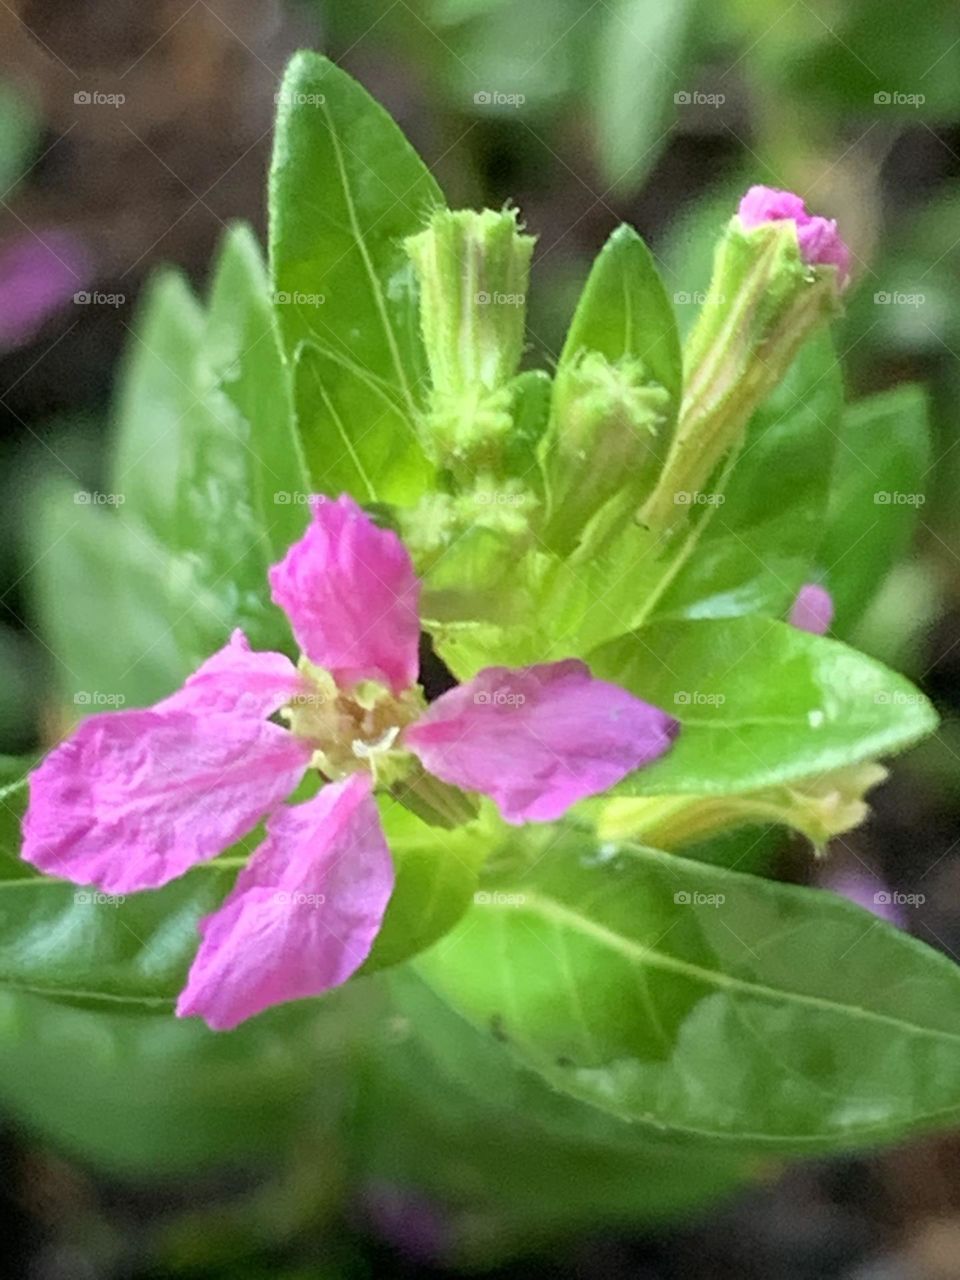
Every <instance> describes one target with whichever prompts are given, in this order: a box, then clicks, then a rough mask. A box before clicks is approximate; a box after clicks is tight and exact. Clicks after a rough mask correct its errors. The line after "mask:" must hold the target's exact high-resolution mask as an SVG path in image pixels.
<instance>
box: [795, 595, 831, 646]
mask: <svg viewBox="0 0 960 1280" xmlns="http://www.w3.org/2000/svg"><path fill="white" fill-rule="evenodd" d="M787 621H788V622H789V623H790V625H791V626H793V627H797V628H798V629H799V630H800V631H809V632H810V633H811V635H815V636H822V635H826V633H827V632H828V631H829V630H830V623H831V622H832V621H833V597H832V596H831V595H830V592H829V591H828V590H827V588H826V587H821V586H820V584H819V583H817V582H808V583H806V585H805V586H802V587H801V588H800V590H799V591H798V592H797V598H796V600H794V602H793V607H792V608H791V610H790V617H789V618H788V619H787Z"/></svg>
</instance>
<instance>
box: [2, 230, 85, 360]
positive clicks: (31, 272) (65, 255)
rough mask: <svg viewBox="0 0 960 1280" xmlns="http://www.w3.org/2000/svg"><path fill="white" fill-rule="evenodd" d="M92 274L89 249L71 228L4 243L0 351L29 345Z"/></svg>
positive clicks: (26, 236) (26, 235)
mask: <svg viewBox="0 0 960 1280" xmlns="http://www.w3.org/2000/svg"><path fill="white" fill-rule="evenodd" d="M90 272H91V263H90V255H89V252H88V250H87V248H86V247H85V245H84V244H83V242H82V241H81V240H80V239H78V238H77V237H76V236H74V235H72V234H71V233H70V232H67V231H57V230H49V231H44V232H43V233H42V236H34V235H28V234H24V235H22V236H18V237H17V238H16V239H14V240H10V241H8V242H7V243H6V244H4V245H3V246H0V351H13V350H16V348H17V347H22V346H26V344H27V343H28V342H30V341H31V340H32V339H33V338H34V337H35V335H36V334H37V333H38V332H39V330H40V329H41V328H42V327H43V325H44V324H45V323H46V321H47V320H48V319H49V318H50V317H51V316H52V315H54V314H55V313H56V312H57V311H59V310H60V309H61V308H62V307H64V306H66V304H67V303H68V302H69V301H70V300H71V299H72V298H73V296H74V294H75V293H77V292H78V291H79V290H82V289H83V287H84V285H86V284H87V283H88V281H89V278H90Z"/></svg>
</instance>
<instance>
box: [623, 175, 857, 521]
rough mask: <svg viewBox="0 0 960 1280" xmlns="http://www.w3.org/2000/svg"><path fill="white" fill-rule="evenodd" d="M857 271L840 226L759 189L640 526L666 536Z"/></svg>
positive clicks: (739, 224)
mask: <svg viewBox="0 0 960 1280" xmlns="http://www.w3.org/2000/svg"><path fill="white" fill-rule="evenodd" d="M848 272H849V251H848V250H847V247H846V245H845V244H844V243H843V241H842V240H841V239H840V237H839V235H838V233H837V229H836V224H835V223H833V222H831V221H829V220H828V219H826V218H818V217H815V216H813V215H811V214H808V213H807V212H806V209H805V207H804V204H803V201H802V200H801V199H800V197H799V196H794V195H792V194H791V193H789V192H777V191H772V190H770V189H769V188H756V187H754V188H752V189H751V191H750V192H748V193H747V195H746V196H745V197H744V199H743V201H742V202H741V206H740V212H739V214H738V215H737V216H735V217H734V218H732V219H731V222H730V225H729V226H728V228H727V230H726V232H725V233H724V235H723V237H722V239H721V240H720V243H719V244H718V246H717V251H716V257H715V260H714V272H713V279H712V281H711V284H710V290H709V293H708V295H707V298H706V300H705V302H704V305H703V308H702V310H701V312H700V316H699V319H698V321H697V324H696V326H695V327H694V329H693V332H692V333H691V335H690V337H689V339H688V341H687V344H686V347H685V350H684V368H685V371H686V380H685V385H684V398H683V404H682V406H681V410H680V420H679V423H678V426H677V431H676V434H675V436H674V438H673V441H672V444H671V447H670V453H669V455H668V457H667V460H666V462H665V464H664V467H663V471H662V472H661V474H660V478H659V480H658V482H657V486H656V488H655V489H654V491H653V493H652V494H651V495H650V497H649V498H648V499H647V501H646V502H645V503H644V505H643V507H642V509H641V510H640V512H639V519H640V522H641V523H642V524H644V525H646V526H647V527H648V528H651V529H654V530H657V531H668V530H669V529H670V528H671V526H672V525H673V524H675V523H676V521H677V518H678V515H682V514H683V512H684V510H685V509H684V507H683V506H681V505H678V504H677V501H676V495H677V493H680V492H699V491H701V490H703V489H705V488H707V487H708V483H709V480H710V476H711V475H712V473H713V472H714V471H715V469H716V468H717V466H718V465H719V464H720V463H721V462H722V461H723V459H724V458H725V457H726V455H727V454H728V453H729V452H730V450H731V449H733V448H735V447H736V446H737V445H738V444H739V443H740V441H741V440H742V439H743V436H744V434H745V432H746V429H747V424H748V423H749V421H750V417H751V415H752V414H753V412H754V411H755V410H756V409H757V408H758V407H759V406H760V405H761V404H762V403H763V401H764V400H765V399H766V398H767V396H768V395H769V394H770V392H771V391H772V390H773V389H774V387H776V385H777V384H778V383H779V382H780V380H781V379H782V378H783V376H784V374H785V373H786V372H787V370H788V369H789V368H790V365H791V364H792V362H793V360H794V357H795V356H796V354H797V352H798V351H799V349H800V347H801V346H802V344H803V343H804V342H805V341H806V340H807V338H809V337H810V335H811V334H812V333H813V332H814V330H815V329H816V328H817V327H818V326H819V325H821V324H822V323H824V322H825V321H826V320H828V319H829V318H830V317H831V316H833V315H834V314H835V313H836V312H837V310H838V306H839V298H840V294H841V292H842V289H843V287H844V285H845V283H846V280H847V275H848Z"/></svg>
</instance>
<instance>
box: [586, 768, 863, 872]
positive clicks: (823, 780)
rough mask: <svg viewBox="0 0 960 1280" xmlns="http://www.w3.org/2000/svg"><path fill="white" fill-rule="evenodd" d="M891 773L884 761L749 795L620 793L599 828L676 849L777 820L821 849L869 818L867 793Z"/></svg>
mask: <svg viewBox="0 0 960 1280" xmlns="http://www.w3.org/2000/svg"><path fill="white" fill-rule="evenodd" d="M886 776H887V771H886V769H884V767H883V766H882V765H880V764H877V763H876V762H875V761H867V762H866V763H864V764H858V765H850V766H848V767H846V768H842V769H833V770H830V771H829V772H827V773H823V774H820V775H818V776H817V777H815V778H810V779H806V780H804V781H801V782H798V783H796V784H795V785H793V786H783V787H768V788H765V789H764V790H761V791H752V792H748V793H746V794H744V795H732V796H656V797H651V798H649V799H632V798H628V797H617V798H615V799H613V800H610V801H608V802H607V803H606V804H605V805H604V806H603V808H602V810H601V811H600V816H599V818H598V821H597V832H598V834H599V836H600V838H601V839H603V840H624V839H635V840H643V841H644V843H646V844H650V845H653V846H655V847H656V848H658V849H667V850H673V849H679V848H682V847H683V846H684V845H689V844H694V843H697V842H699V841H702V840H709V839H710V838H711V837H713V836H716V835H720V834H722V833H723V832H725V831H730V830H732V829H734V828H735V827H741V826H747V825H753V824H763V825H766V824H768V823H776V824H777V825H779V826H784V827H791V828H793V830H794V831H799V832H800V833H801V834H802V835H805V836H806V837H807V839H808V840H809V841H810V842H811V844H812V845H813V846H814V849H815V850H816V852H817V853H821V852H822V851H823V849H824V847H825V846H826V844H827V843H828V841H830V840H832V839H833V837H834V836H838V835H842V834H843V833H844V832H845V831H852V830H853V828H854V827H858V826H859V825H860V823H861V822H863V821H864V819H865V818H866V817H867V815H868V813H869V812H870V809H869V805H868V804H867V802H866V799H865V796H866V793H867V792H868V791H869V790H870V789H871V788H872V787H875V786H877V785H878V784H879V783H881V782H883V780H884V779H885V778H886Z"/></svg>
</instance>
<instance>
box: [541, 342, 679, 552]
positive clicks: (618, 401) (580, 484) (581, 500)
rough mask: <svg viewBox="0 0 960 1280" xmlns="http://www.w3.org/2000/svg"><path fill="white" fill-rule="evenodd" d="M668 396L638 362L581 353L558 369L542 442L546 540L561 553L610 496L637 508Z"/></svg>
mask: <svg viewBox="0 0 960 1280" xmlns="http://www.w3.org/2000/svg"><path fill="white" fill-rule="evenodd" d="M669 407H670V396H669V393H668V392H667V391H666V389H665V388H664V387H662V386H660V384H659V383H656V382H651V381H650V380H649V378H648V376H647V373H646V370H645V368H644V366H643V364H642V363H641V361H640V360H638V359H636V358H634V357H630V356H625V357H623V358H622V359H620V360H618V361H616V363H613V362H611V361H610V360H608V359H607V358H606V357H605V356H603V355H601V354H600V353H599V352H597V351H585V352H584V353H583V354H582V355H581V356H580V357H579V358H578V359H577V360H575V361H574V362H573V363H572V364H570V365H568V366H567V367H566V368H564V369H562V370H561V371H560V372H559V373H558V374H557V380H556V384H555V389H554V398H553V415H552V420H551V425H550V428H549V430H548V434H547V437H546V444H545V447H544V458H543V464H544V471H545V476H546V484H547V492H548V494H549V501H550V514H549V517H548V521H547V525H546V528H545V531H544V540H545V541H546V542H547V543H548V544H549V545H550V546H551V547H553V548H554V549H555V550H556V551H558V552H560V553H561V554H566V553H567V552H569V551H570V550H571V549H572V548H573V546H574V545H575V544H576V542H577V540H578V538H579V537H580V535H581V533H582V532H583V529H584V527H585V526H586V524H587V523H588V521H589V520H590V519H591V517H592V516H594V515H595V514H596V513H597V512H598V511H599V510H600V508H601V507H603V506H604V505H605V503H606V502H607V501H608V500H609V499H610V498H612V497H614V495H616V494H618V493H624V494H626V495H628V497H629V506H630V507H635V506H636V504H637V502H638V501H639V500H640V498H641V497H642V496H643V493H644V491H645V488H649V485H650V482H651V480H652V476H653V474H654V473H655V471H656V467H657V462H658V458H657V434H658V431H659V429H660V427H661V426H662V425H663V423H664V421H665V420H666V417H667V414H668V412H669Z"/></svg>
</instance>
